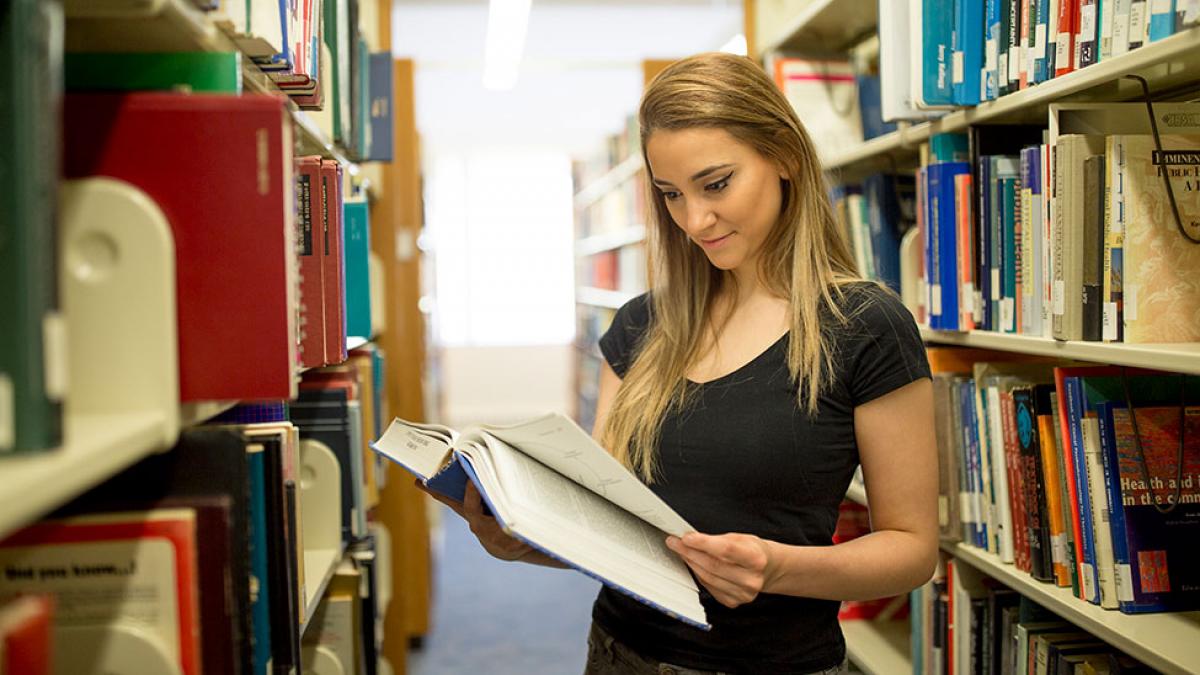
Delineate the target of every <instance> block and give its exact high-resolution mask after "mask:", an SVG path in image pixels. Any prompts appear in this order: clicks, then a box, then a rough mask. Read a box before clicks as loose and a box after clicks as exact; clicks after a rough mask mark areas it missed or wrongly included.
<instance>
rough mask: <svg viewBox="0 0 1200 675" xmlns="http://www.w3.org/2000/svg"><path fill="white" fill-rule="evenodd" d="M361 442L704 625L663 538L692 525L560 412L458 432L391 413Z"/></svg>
mask: <svg viewBox="0 0 1200 675" xmlns="http://www.w3.org/2000/svg"><path fill="white" fill-rule="evenodd" d="M371 447H372V448H373V449H374V450H375V451H376V452H377V453H379V454H381V455H383V456H384V457H387V458H388V459H390V460H392V461H393V462H396V463H397V464H400V465H401V466H403V467H404V468H405V469H407V470H408V471H410V472H412V473H413V474H415V475H416V476H417V477H418V478H420V479H421V480H422V482H424V484H425V485H426V486H427V487H429V489H431V490H433V491H435V492H438V493H441V494H443V495H446V496H447V497H449V498H451V499H454V500H458V501H462V499H463V494H464V492H465V490H466V485H467V481H468V480H470V481H472V482H474V483H475V486H476V487H477V488H478V489H479V494H480V495H481V496H482V498H483V501H484V503H485V504H486V505H487V507H488V508H489V509H491V511H492V514H493V515H494V516H495V517H496V520H497V522H498V523H499V524H500V526H501V527H503V528H504V531H505V532H507V533H508V534H510V535H512V536H513V537H516V538H517V539H519V540H521V541H523V542H525V543H527V544H529V545H530V546H532V547H534V548H536V549H538V550H540V551H542V552H544V553H546V554H547V555H549V556H550V557H552V558H555V559H557V560H560V561H562V562H564V563H566V564H567V565H570V566H571V567H573V568H575V569H577V570H579V571H581V572H583V573H584V574H587V575H589V576H591V577H594V578H596V579H598V580H600V581H601V582H603V583H605V584H607V585H608V586H611V587H612V588H615V589H617V590H618V591H621V592H623V593H627V594H628V595H630V596H632V597H633V598H635V599H637V600H640V601H641V602H644V603H646V604H647V605H649V606H651V607H654V608H655V609H658V610H660V611H662V612H665V613H667V614H669V615H670V616H673V617H675V618H677V619H680V620H682V621H684V622H686V623H689V624H692V625H695V626H697V627H700V628H703V629H706V630H707V629H708V628H710V626H709V624H708V619H707V617H706V615H705V612H704V607H703V606H702V605H701V604H700V592H699V589H698V588H697V587H696V582H695V580H694V579H693V578H692V575H691V573H690V572H689V571H688V569H687V566H686V565H685V564H684V563H683V561H682V560H680V558H679V557H678V556H677V555H675V554H674V553H673V552H672V551H671V550H670V549H668V548H667V546H666V541H665V540H666V537H667V535H668V534H673V535H675V536H683V535H684V534H685V533H687V532H691V531H693V530H694V529H695V528H693V527H691V526H690V525H688V524H687V522H685V521H684V520H683V518H681V517H680V516H679V514H677V513H675V512H674V511H672V510H671V508H670V507H669V506H667V505H666V504H665V503H663V501H662V500H661V499H659V498H658V496H657V495H655V494H654V493H653V492H652V491H651V490H650V488H648V487H646V485H645V484H643V483H642V482H641V481H640V480H638V479H637V477H636V476H634V475H633V474H632V473H630V472H629V470H628V469H626V468H625V467H624V466H622V465H621V463H620V462H618V461H617V460H616V459H614V458H613V457H612V456H611V455H609V454H608V453H607V452H605V451H604V449H603V448H601V447H600V446H599V445H597V444H596V442H595V441H593V440H592V438H591V437H590V436H588V435H587V433H586V432H584V431H583V429H580V428H579V426H578V425H576V424H575V423H574V422H572V421H571V420H570V419H568V418H567V417H565V416H563V415H561V414H550V415H546V416H544V417H540V418H538V419H535V420H532V421H529V422H524V423H522V424H517V425H513V426H505V427H493V426H482V427H478V428H475V429H472V430H470V431H468V432H466V433H463V434H459V433H457V432H455V431H454V430H452V429H450V428H448V427H444V426H439V425H433V424H414V423H411V422H405V421H404V420H401V419H396V420H395V421H393V422H392V424H391V426H389V427H388V430H387V433H385V434H384V435H383V437H382V438H380V439H379V440H378V441H376V442H374V443H372V444H371Z"/></svg>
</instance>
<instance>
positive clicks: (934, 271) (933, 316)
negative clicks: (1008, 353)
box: [918, 165, 945, 330]
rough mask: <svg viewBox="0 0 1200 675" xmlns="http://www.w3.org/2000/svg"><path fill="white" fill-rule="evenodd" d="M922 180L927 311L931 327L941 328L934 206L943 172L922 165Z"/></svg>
mask: <svg viewBox="0 0 1200 675" xmlns="http://www.w3.org/2000/svg"><path fill="white" fill-rule="evenodd" d="M918 175H919V176H920V177H921V180H922V187H923V188H924V189H923V190H922V192H923V197H924V203H923V204H922V205H921V208H922V210H923V211H924V213H925V242H924V243H925V285H926V291H927V293H928V298H927V299H926V308H925V309H926V312H927V314H928V315H929V327H930V328H933V329H934V330H941V329H943V328H944V327H945V324H944V322H943V320H942V287H941V270H940V267H941V256H940V255H939V254H938V250H939V246H940V241H939V237H938V218H937V211H936V209H935V208H934V207H935V205H936V204H937V201H936V200H934V198H933V194H934V191H935V190H936V191H940V190H941V174H940V173H939V174H937V175H936V176H935V174H934V171H933V165H929V166H925V167H921V170H920V173H919V174H918Z"/></svg>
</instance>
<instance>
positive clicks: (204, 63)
mask: <svg viewBox="0 0 1200 675" xmlns="http://www.w3.org/2000/svg"><path fill="white" fill-rule="evenodd" d="M64 78H65V81H66V88H67V89H68V90H70V91H186V92H205V93H214V94H241V93H242V55H241V53H240V52H172V53H119V54H118V53H98V54H97V53H78V54H74V53H73V54H67V55H66V57H65V59H64Z"/></svg>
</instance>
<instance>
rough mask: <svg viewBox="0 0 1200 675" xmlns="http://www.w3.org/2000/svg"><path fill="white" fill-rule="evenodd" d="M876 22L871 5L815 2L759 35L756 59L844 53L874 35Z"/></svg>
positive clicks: (835, 0)
mask: <svg viewBox="0 0 1200 675" xmlns="http://www.w3.org/2000/svg"><path fill="white" fill-rule="evenodd" d="M760 11H761V10H760ZM878 22H879V7H878V5H877V4H876V3H875V2H862V1H861V0H859V1H858V2H846V1H845V0H815V1H814V2H812V3H810V4H808V5H807V6H806V7H805V8H804V10H803V11H801V12H800V14H799V15H797V16H795V17H793V18H792V19H791V20H790V21H787V22H786V23H784V25H783V27H782V28H780V29H779V30H777V31H774V32H773V33H771V34H768V35H762V38H761V39H762V45H761V48H760V49H758V56H759V58H762V56H763V55H764V54H766V53H767V52H773V51H776V50H783V51H788V52H796V53H808V54H829V53H837V52H844V51H846V49H847V48H848V47H851V46H852V45H854V44H855V43H856V42H859V41H860V40H862V39H863V38H864V37H866V36H868V35H870V34H872V33H874V32H875V26H876V24H878ZM760 34H761V29H760Z"/></svg>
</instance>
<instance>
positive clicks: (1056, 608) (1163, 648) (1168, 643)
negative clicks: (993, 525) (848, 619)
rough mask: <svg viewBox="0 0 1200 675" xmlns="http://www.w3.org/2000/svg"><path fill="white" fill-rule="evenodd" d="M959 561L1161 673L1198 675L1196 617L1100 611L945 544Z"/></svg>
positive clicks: (991, 558) (996, 561) (1199, 618)
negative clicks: (1192, 674)
mask: <svg viewBox="0 0 1200 675" xmlns="http://www.w3.org/2000/svg"><path fill="white" fill-rule="evenodd" d="M943 548H944V549H945V550H946V551H947V552H949V553H951V554H953V555H954V557H955V558H956V559H957V560H960V561H962V562H965V563H967V564H968V565H970V566H971V567H974V568H975V569H977V570H979V571H980V572H983V573H984V574H987V575H988V576H990V577H992V578H993V579H996V580H997V581H1000V582H1001V583H1003V584H1004V585H1005V586H1008V587H1009V588H1011V589H1013V590H1015V591H1017V592H1018V593H1020V594H1022V595H1024V596H1026V597H1028V598H1030V599H1032V600H1034V601H1035V602H1037V603H1038V604H1039V605H1041V606H1042V607H1045V608H1046V609H1048V610H1050V611H1052V612H1054V613H1055V614H1057V615H1059V616H1060V617H1062V618H1063V619H1065V620H1066V621H1070V622H1071V623H1073V624H1075V625H1076V626H1079V627H1080V628H1082V629H1083V630H1086V631H1087V632H1089V633H1091V634H1093V635H1095V636H1096V637H1098V638H1100V639H1101V640H1104V641H1105V642H1107V643H1109V644H1110V645H1112V646H1114V647H1116V648H1117V649H1120V650H1122V651H1124V652H1125V653H1127V654H1129V655H1130V656H1132V657H1134V658H1136V659H1138V660H1140V661H1142V662H1144V663H1145V664H1146V665H1148V666H1150V667H1152V668H1154V669H1156V670H1160V671H1162V672H1164V673H1172V674H1174V673H1200V647H1198V646H1197V642H1198V641H1200V612H1183V613H1172V614H1141V615H1128V614H1121V613H1120V612H1117V611H1114V610H1107V609H1101V608H1100V607H1099V606H1098V605H1093V604H1091V603H1089V602H1085V601H1084V600H1080V599H1079V598H1077V597H1075V595H1074V594H1072V593H1071V589H1070V588H1059V587H1057V586H1055V585H1053V584H1048V583H1042V582H1040V581H1035V580H1034V579H1033V577H1031V576H1029V575H1028V574H1025V573H1024V572H1020V571H1018V570H1017V568H1016V567H1014V566H1012V565H1008V564H1005V563H1002V562H1000V558H999V557H997V556H995V555H992V554H991V553H988V552H986V551H982V550H979V549H977V548H973V547H971V546H967V545H965V544H943Z"/></svg>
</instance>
